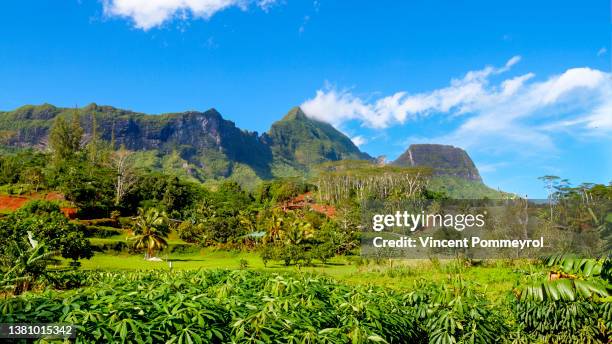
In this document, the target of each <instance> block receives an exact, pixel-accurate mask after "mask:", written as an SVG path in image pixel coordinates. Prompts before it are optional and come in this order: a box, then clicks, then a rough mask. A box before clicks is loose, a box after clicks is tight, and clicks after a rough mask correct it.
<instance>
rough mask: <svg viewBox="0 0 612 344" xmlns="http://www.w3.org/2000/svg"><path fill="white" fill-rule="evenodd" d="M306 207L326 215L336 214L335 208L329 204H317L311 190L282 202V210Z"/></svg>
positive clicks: (332, 215)
mask: <svg viewBox="0 0 612 344" xmlns="http://www.w3.org/2000/svg"><path fill="white" fill-rule="evenodd" d="M304 208H308V209H310V210H312V211H316V212H318V213H321V214H324V215H325V216H327V217H334V216H335V215H336V208H335V207H333V206H331V205H326V204H318V203H315V201H314V196H313V195H312V193H311V192H307V193H305V194H301V195H298V196H296V197H294V198H293V199H291V200H290V201H287V202H285V203H284V204H283V210H295V209H304Z"/></svg>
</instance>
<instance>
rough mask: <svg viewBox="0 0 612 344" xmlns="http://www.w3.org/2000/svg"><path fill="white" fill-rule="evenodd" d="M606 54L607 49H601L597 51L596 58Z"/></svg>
mask: <svg viewBox="0 0 612 344" xmlns="http://www.w3.org/2000/svg"><path fill="white" fill-rule="evenodd" d="M607 52H608V49H606V47H601V48H600V49H599V50H598V51H597V56H603V55H605V54H606V53H607Z"/></svg>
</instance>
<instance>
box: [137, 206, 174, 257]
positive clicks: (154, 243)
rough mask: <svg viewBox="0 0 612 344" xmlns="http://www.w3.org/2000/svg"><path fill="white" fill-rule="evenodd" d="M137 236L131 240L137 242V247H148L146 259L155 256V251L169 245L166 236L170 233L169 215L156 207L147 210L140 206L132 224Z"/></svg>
mask: <svg viewBox="0 0 612 344" xmlns="http://www.w3.org/2000/svg"><path fill="white" fill-rule="evenodd" d="M132 229H133V230H134V234H135V236H133V237H131V238H130V240H133V241H134V242H135V246H136V248H137V249H143V248H146V251H145V259H150V258H152V257H153V255H154V253H155V251H158V250H161V249H163V248H164V247H166V246H168V242H167V241H166V239H165V237H166V236H167V235H168V230H169V228H168V217H167V216H166V213H165V212H160V211H159V210H157V209H155V208H149V209H147V210H146V211H145V210H144V209H142V208H138V216H137V217H136V218H135V219H134V224H133V226H132Z"/></svg>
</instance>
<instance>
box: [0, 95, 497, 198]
mask: <svg viewBox="0 0 612 344" xmlns="http://www.w3.org/2000/svg"><path fill="white" fill-rule="evenodd" d="M74 113H78V114H79V116H80V123H81V126H82V127H83V129H84V132H85V135H84V141H85V142H88V141H89V140H91V137H92V132H93V127H94V123H95V126H96V128H97V133H98V135H99V137H100V138H101V139H102V140H104V141H106V142H111V141H112V142H114V144H115V148H118V147H119V146H120V145H124V146H125V147H126V148H127V149H130V150H132V151H134V152H135V153H134V154H135V157H136V163H137V166H139V167H141V168H145V169H151V170H159V171H164V172H168V173H172V174H175V175H179V176H181V177H184V178H186V179H191V180H194V181H200V182H211V181H214V180H222V179H225V178H230V179H234V180H236V181H238V182H239V183H241V184H242V185H243V186H247V187H249V186H250V187H252V186H254V185H256V184H257V183H258V182H259V181H261V180H266V179H271V178H276V177H290V176H305V175H309V174H310V173H311V171H312V170H313V167H315V166H317V165H319V164H321V163H325V162H330V161H332V162H333V161H339V160H366V161H370V162H372V163H375V159H374V158H372V157H371V156H370V155H368V154H367V153H364V152H362V151H360V150H359V148H358V147H357V146H356V145H355V144H354V143H353V142H352V141H351V139H350V138H348V137H347V136H346V135H344V134H343V133H342V132H340V131H338V130H337V129H335V128H334V127H333V126H332V125H330V124H328V123H324V122H320V121H317V120H314V119H312V118H309V117H308V116H307V115H306V114H305V113H304V112H303V111H302V110H301V109H300V108H299V107H294V108H293V109H291V110H290V111H289V112H288V113H287V114H286V115H285V116H284V117H283V118H282V119H280V120H279V121H277V122H275V123H273V124H272V125H271V127H270V129H269V130H268V131H267V132H265V133H263V134H261V135H259V134H258V133H257V132H252V131H248V130H243V129H240V128H238V127H236V125H235V124H234V122H232V121H229V120H226V119H224V118H223V117H222V116H221V114H220V113H219V112H218V111H217V110H215V109H210V110H207V111H204V112H199V111H186V112H178V113H167V114H161V115H149V114H144V113H139V112H134V111H129V110H123V109H119V108H115V107H112V106H101V105H97V104H90V105H87V106H85V107H83V108H78V109H71V108H60V107H55V106H53V105H50V104H43V105H38V106H35V105H26V106H22V107H20V108H18V109H16V110H13V111H5V112H0V146H3V147H10V148H13V149H19V148H35V149H42V150H44V149H47V144H48V134H49V131H50V128H51V127H52V125H53V122H54V120H55V119H56V118H57V117H62V116H63V117H71V116H72V115H73V114H74ZM392 164H394V165H398V166H426V167H432V168H433V169H434V174H435V175H436V176H437V177H436V178H437V181H436V182H434V183H432V185H433V186H434V188H435V189H440V190H442V191H445V192H447V193H449V194H453V195H460V194H466V195H467V194H470V195H471V194H483V195H484V194H486V195H487V196H490V195H492V194H493V193H494V192H496V191H495V190H492V189H490V188H488V187H486V185H484V184H483V183H482V180H481V178H480V175H479V174H478V170H477V169H476V167H475V165H474V163H473V162H472V160H471V159H470V157H469V155H468V154H467V153H466V152H465V151H463V150H462V149H460V148H456V147H452V146H443V145H411V146H410V147H409V148H408V150H407V151H406V152H405V153H404V154H402V155H401V156H400V157H399V158H398V159H397V160H395V161H394V162H393V163H392ZM445 178H446V179H445ZM445 185H446V186H445ZM465 190H468V191H465Z"/></svg>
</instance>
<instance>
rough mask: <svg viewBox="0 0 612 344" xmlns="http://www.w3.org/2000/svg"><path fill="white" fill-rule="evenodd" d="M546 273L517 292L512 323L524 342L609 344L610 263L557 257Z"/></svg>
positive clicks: (611, 330)
mask: <svg viewBox="0 0 612 344" xmlns="http://www.w3.org/2000/svg"><path fill="white" fill-rule="evenodd" d="M545 264H546V265H547V266H548V267H549V268H551V272H550V273H549V274H548V276H546V279H545V280H543V281H542V277H544V276H538V275H535V276H529V277H531V278H534V279H535V281H531V282H528V283H526V284H525V285H524V286H522V287H521V288H518V289H517V299H516V301H515V304H514V312H515V315H516V320H517V322H518V323H519V326H520V328H521V330H522V332H523V334H522V335H518V336H516V337H517V338H519V339H522V340H523V341H525V342H531V341H533V340H535V339H539V340H540V341H542V342H545V343H609V341H610V336H611V335H612V297H611V296H610V290H612V284H611V281H612V274H611V272H612V261H611V259H610V258H600V259H585V258H577V257H573V256H569V255H557V256H552V257H549V258H547V259H545Z"/></svg>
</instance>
